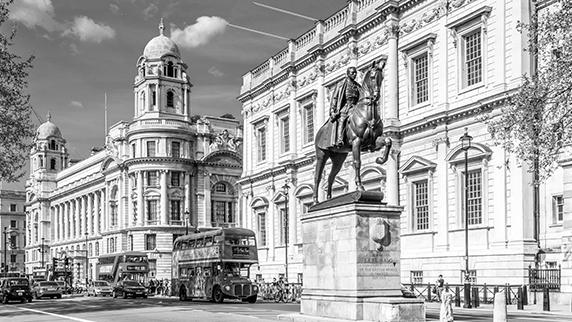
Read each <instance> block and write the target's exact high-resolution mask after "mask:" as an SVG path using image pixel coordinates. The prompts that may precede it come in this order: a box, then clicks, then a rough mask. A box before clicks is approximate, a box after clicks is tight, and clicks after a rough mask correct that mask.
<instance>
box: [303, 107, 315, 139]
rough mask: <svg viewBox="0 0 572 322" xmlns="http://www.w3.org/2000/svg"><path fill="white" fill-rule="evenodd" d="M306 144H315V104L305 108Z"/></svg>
mask: <svg viewBox="0 0 572 322" xmlns="http://www.w3.org/2000/svg"><path fill="white" fill-rule="evenodd" d="M304 126H305V130H306V131H305V133H304V144H306V143H311V142H314V104H309V105H306V106H304Z"/></svg>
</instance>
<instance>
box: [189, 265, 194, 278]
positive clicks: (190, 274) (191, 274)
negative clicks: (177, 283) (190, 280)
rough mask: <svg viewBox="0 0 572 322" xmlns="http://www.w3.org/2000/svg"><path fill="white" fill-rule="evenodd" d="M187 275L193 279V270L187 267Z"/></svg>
mask: <svg viewBox="0 0 572 322" xmlns="http://www.w3.org/2000/svg"><path fill="white" fill-rule="evenodd" d="M187 274H189V276H190V277H194V276H195V270H194V269H193V268H192V267H189V268H188V269H187Z"/></svg>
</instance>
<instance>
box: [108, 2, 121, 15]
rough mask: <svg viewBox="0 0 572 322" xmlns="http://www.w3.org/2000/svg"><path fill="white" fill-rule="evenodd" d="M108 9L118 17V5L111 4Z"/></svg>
mask: <svg viewBox="0 0 572 322" xmlns="http://www.w3.org/2000/svg"><path fill="white" fill-rule="evenodd" d="M109 8H110V9H111V12H113V13H114V14H116V15H119V12H120V9H119V6H118V5H115V4H113V3H112V4H110V5H109Z"/></svg>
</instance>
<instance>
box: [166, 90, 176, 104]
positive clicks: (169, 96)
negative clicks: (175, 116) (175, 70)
mask: <svg viewBox="0 0 572 322" xmlns="http://www.w3.org/2000/svg"><path fill="white" fill-rule="evenodd" d="M174 102H175V94H174V93H173V91H167V107H175V103H174Z"/></svg>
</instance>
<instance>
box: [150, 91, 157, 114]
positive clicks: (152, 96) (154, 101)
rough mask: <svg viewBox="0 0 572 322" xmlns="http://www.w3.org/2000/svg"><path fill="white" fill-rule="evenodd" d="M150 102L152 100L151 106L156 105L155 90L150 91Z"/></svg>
mask: <svg viewBox="0 0 572 322" xmlns="http://www.w3.org/2000/svg"><path fill="white" fill-rule="evenodd" d="M151 102H152V106H155V105H157V92H156V91H153V92H151ZM151 110H153V108H151Z"/></svg>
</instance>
